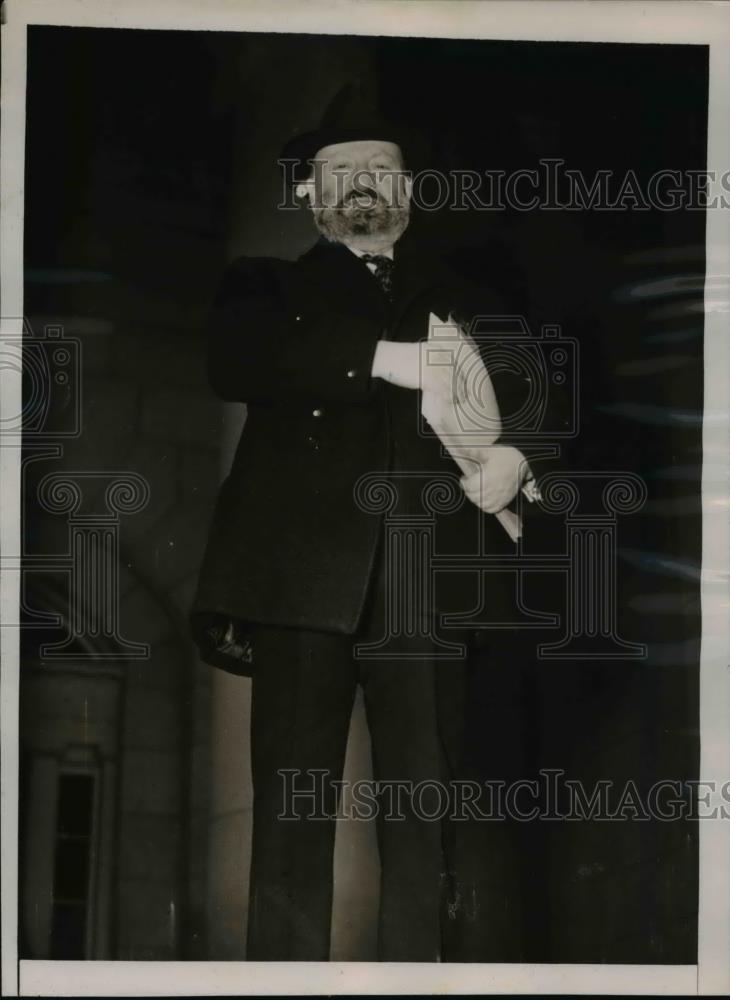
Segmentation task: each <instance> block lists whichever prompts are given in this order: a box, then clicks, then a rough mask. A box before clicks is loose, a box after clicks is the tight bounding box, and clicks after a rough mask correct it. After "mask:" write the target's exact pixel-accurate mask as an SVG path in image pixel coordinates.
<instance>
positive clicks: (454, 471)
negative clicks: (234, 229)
mask: <svg viewBox="0 0 730 1000" xmlns="http://www.w3.org/2000/svg"><path fill="white" fill-rule="evenodd" d="M404 150H405V152H406V156H407V140H405V139H403V138H402V136H401V135H400V134H399V133H398V132H394V131H393V129H392V127H391V126H389V125H388V124H387V123H384V122H383V121H381V120H377V119H375V118H374V119H373V120H371V121H368V122H355V123H354V124H353V123H352V122H348V123H346V124H345V125H343V124H342V123H341V122H339V123H338V122H336V121H335V122H333V121H330V122H329V124H325V125H323V127H322V128H321V129H320V130H318V131H317V132H315V133H310V134H308V135H307V136H304V137H300V138H298V139H296V140H294V141H293V143H292V144H290V146H289V147H288V149H287V150H286V151H285V154H284V158H285V160H286V161H287V163H288V164H289V165H291V164H292V163H293V164H294V181H295V183H296V190H297V194H298V195H299V196H300V197H301V198H303V199H304V200H305V201H306V202H307V203H308V204H309V206H310V207H311V209H312V212H313V217H314V221H315V224H316V225H317V228H318V230H319V232H320V239H319V240H318V242H317V243H316V244H315V245H314V246H313V247H312V249H310V250H309V251H308V252H306V253H305V254H303V255H302V256H301V257H300V258H299V259H298V260H296V261H294V262H291V261H285V260H276V259H269V258H242V259H239V260H236V261H235V262H234V263H233V264H232V265H231V267H230V269H229V270H228V273H227V274H226V276H225V278H224V281H223V283H222V286H221V288H220V291H219V294H218V297H217V300H216V302H215V307H214V309H213V315H212V325H211V339H210V351H209V375H210V381H211V384H212V387H213V389H214V391H215V392H216V393H217V394H218V395H219V396H220V397H221V398H222V399H224V400H228V401H241V402H245V403H246V404H247V406H248V415H247V420H246V424H245V427H244V430H243V432H242V435H241V439H240V443H239V445H238V448H237V451H236V454H235V458H234V460H233V465H232V468H231V471H230V474H229V476H228V477H227V479H226V480H225V482H224V483H223V486H222V488H221V491H220V496H219V499H218V503H217V507H216V510H215V514H214V518H213V523H212V526H211V531H210V538H209V543H208V548H207V552H206V556H205V560H204V564H203V566H202V569H201V573H200V581H199V587H198V592H197V595H196V598H195V603H194V607H193V610H192V616H191V620H192V624H193V630H194V634H195V636H196V639H197V641H198V643H199V645H200V648H201V651H202V655H203V657H204V658H205V659H206V660H208V661H209V662H210V663H212V664H215V665H216V666H219V667H222V668H224V669H228V670H232V671H234V672H237V673H240V674H248V675H250V676H251V677H252V678H253V682H252V683H253V691H252V699H253V701H252V723H251V739H252V774H253V785H254V834H253V855H252V866H251V883H250V886H251V887H250V908H249V930H248V951H247V954H248V958H249V959H254V960H255V959H259V960H260V959H271V960H282V959H291V960H302V959H310V960H320V961H321V960H327V959H328V957H329V937H330V920H331V904H332V860H333V847H334V833H335V825H334V813H335V812H336V808H337V787H336V782H337V781H338V780H339V779H341V776H342V770H343V764H344V756H345V747H346V741H347V734H348V727H349V722H350V715H351V710H352V705H353V700H354V697H355V692H356V688H357V686H358V684H359V685H361V686H362V688H363V693H364V699H365V706H366V712H367V719H368V726H369V730H370V736H371V741H372V749H373V767H374V777H375V779H376V781H378V782H379V783H380V784H381V789H380V794H379V797H378V800H377V801H378V804H379V811H378V843H379V852H380V860H381V887H380V911H379V928H378V957H379V958H380V959H382V960H390V961H439V960H443V959H444V957H445V955H444V947H443V940H444V935H443V931H444V921H445V920H447V913H448V909H449V905H450V904H451V905H452V907H453V899H452V898H451V894H452V893H453V879H454V871H453V861H452V858H451V856H450V843H451V841H450V837H449V832H448V829H447V827H446V825H445V823H444V822H441V821H439V820H435V819H433V818H432V819H430V820H428V819H426V818H424V813H425V812H428V811H430V812H431V815H433V813H434V811H436V812H438V807H439V802H438V801H437V800H438V794H437V792H436V791H435V789H434V784H433V783H434V782H437V783H441V785H442V786H444V787H446V786H448V783H449V781H450V780H451V779H453V778H454V777H455V776H456V775H457V773H458V767H459V754H460V740H461V730H462V720H463V712H464V706H463V694H464V672H465V669H466V666H465V664H466V659H465V648H466V646H467V644H468V639H469V633H468V630H462V631H460V630H458V629H456V628H452V629H450V630H446V631H444V630H443V628H442V621H443V614H444V612H446V611H457V612H459V611H461V612H468V611H470V610H472V609H473V608H474V606H475V604H476V602H477V601H478V600H479V598H478V596H476V591H475V592H474V593H471V592H470V590H469V587H471V586H473V585H474V584H475V580H476V577H474V576H473V575H469V574H462V575H461V577H460V576H459V574H453V573H452V574H443V580H441V579H440V578H438V577H437V578H436V579H435V581H434V586H429V587H427V588H426V589H425V590H424V588H423V587H422V586H421V579H420V577H422V576H424V574H425V569H424V563H423V561H422V560H421V561H419V558H418V553H417V551H415V550H417V549H418V543H417V539H419V538H421V539H422V538H423V537H425V536H424V534H423V532H422V533H421V534H419V530H420V528H421V527H422V526H423V524H424V517H425V520H426V522H427V523H428V525H431V526H434V525H435V535H433V536H429V537H430V538H431V540H432V541H431V542H430V543H429V544H433V545H435V546H436V548H437V549H438V550H439V551H441V552H445V551H446V552H450V553H459V552H461V553H464V554H466V555H472V556H473V555H474V554H475V553H478V552H480V551H481V552H509V551H510V550H511V549H512V547H513V541H512V540H511V539H510V537H509V536H508V535H507V534H506V533H505V531H504V529H503V527H502V526H501V525H500V524H499V523H498V522H497V520H496V518H495V517H494V516H492V515H493V514H494V513H496V512H497V511H499V510H502V509H503V508H506V507H507V506H508V505H509V504H510V503H511V502H512V501H513V499H514V497H515V495H516V494H517V493H518V491H519V489H520V487H521V486H522V485H523V483H524V480H525V477H526V475H528V472H527V470H526V465H525V462H524V460H523V456H522V454H521V453H520V452H519V451H517V449H515V448H511V447H509V446H506V445H505V446H503V447H500V446H497V447H495V448H494V449H492V451H491V456H490V458H489V461H488V462H486V464H485V466H484V468H485V469H487V470H488V475H486V477H485V480H486V485H485V486H484V488H483V489H482V490H481V492H480V495H479V497H478V503H477V501H476V500H475V498H474V496H473V495H472V496H471V498H468V497H467V496H465V494H464V490H463V489H462V471H463V470H462V469H460V468H459V467H458V466H457V465H456V463H455V462H454V461H453V460H452V459H451V458H450V457H449V455H448V453H447V452H446V451H445V450H444V447H443V446H442V444H441V442H440V441H439V439H438V438H437V437H436V435H435V434H434V433H433V432H432V431H430V429H429V427H428V426H427V425H426V423H425V422H424V420H423V418H422V414H421V396H422V391H424V392H425V391H426V389H427V388H428V389H430V390H433V391H435V392H439V391H447V390H446V389H445V386H446V384H447V383H446V381H445V378H444V376H443V374H440V375H439V373H436V375H435V376H434V378H435V381H434V382H432V383H429V384H428V385H426V384H425V382H424V381H423V380H424V377H425V376H424V375H423V366H422V364H421V362H422V358H423V356H422V354H421V353H420V347H421V344H422V342H423V341H424V340H425V339H426V337H427V334H428V329H429V317H431V318H432V319H433V317H434V316H436V317H439V318H440V319H441V320H444V321H446V320H447V319H448V317H449V316H456V315H465V310H469V309H471V307H472V305H473V303H472V302H469V301H467V300H468V295H467V294H466V291H465V289H464V288H463V287H462V286H461V284H460V283H459V281H458V280H456V279H455V278H454V277H453V276H452V275H450V274H449V272H448V271H447V270H446V269H444V268H443V267H442V266H441V265H440V264H438V263H435V262H434V261H433V260H429V259H426V257H425V256H423V255H421V254H419V252H418V250H417V248H415V247H413V246H410V247H409V246H408V241H407V240H406V239H403V238H402V237H403V236H404V234H405V231H406V228H407V226H408V222H409V212H410V184H409V179H408V175H407V173H406V171H405V167H406V165H407V163H404ZM489 296H490V293H489V291H488V290H487V289H480V303H481V309H482V311H489V310H490V309H493V308H494V306H493V305H492V303H491V302H490V298H489ZM439 379H440V380H441V381H439ZM497 395H498V396H499V393H498V394H497ZM430 487H435V488H436V490H437V493H436V494H433V493H431V494H429V493H428V490H429V488H430ZM439 490H440V491H441V493H440V494H439V493H438V491H439ZM439 495H440V496H441V501H439ZM384 496H385V497H386V502H381V501H382V499H383V497H384ZM429 497H430V499H429ZM434 497H435V499H434ZM472 500H474V502H472ZM398 519H400V520H398ZM386 521H387V522H388V524H390V525H391V526H392V525H393V524H394V523H395V522H396V521H398V523H401V524H403V525H404V526H405V528H406V529H408V528H409V527H410V528H412V529H415V530H414V531H412V532H411V534H408V530H406V531H405V534H403V536H402V538H403V539H404V541H403V544H402V545H400V546H399V545H398V544H397V542H396V543H394V541H393V539H394V538H396V539H397V537H398V536H397V532H396V533H395V534H391V535H389V536H388V539H387V541H386V532H385V524H386ZM427 534H428V531H426V535H427ZM409 539H410V541H409ZM414 539H416V541H414ZM414 546H415V550H414ZM419 575H420V576H419ZM502 579H503V577H501V576H499V575H495V577H494V580H495V587H494V593H490V595H489V599H490V601H492V600H493V601H498V600H499V599H500V595H499V589H500V587H501V586H502V584H501V583H500V581H501V580H502ZM464 583H466V584H468V586H463V584H464ZM509 585H510V581H508V580H507V579H505V581H504V585H503V586H504V587H508V586H509ZM424 595H425V596H424ZM394 622H396V623H397V627H394ZM378 643H380V645H379V646H378V645H377V644H378ZM396 783H400V784H402V785H404V786H405V787H406V788H407V789H410V790H412V789H413V788H414V787H418V786H421V791H422V792H423V795H421V800H420V802H419V808H417V807H416V804H414V799H413V797H412V796H409V794H406V795H405V796H403V798H402V799H401V800H399V801H398V802H397V803H395V804H394V803H393V801H392V796H393V789H394V787H395V784H396ZM423 783H426V784H423ZM287 788H288V789H289V792H291V791H292V790H296V791H298V792H306V791H307V790H311V794H309V795H307V794H303V795H299V797H298V798H296V797H295V799H294V800H292V801H291V802H286V801H285V799H284V795H283V793H284V791H285V790H286V789H287ZM386 788H389V793H388V794H389V795H390V800H388V801H386V798H387V796H386V795H385V793H384V791H383V789H386ZM424 795H425V798H424ZM429 795H431V796H432V800H429V799H428V796H429ZM434 796H435V799H434ZM287 811H289V812H290V813H292V814H293V815H296V816H297V817H298V818H295V819H292V818H288V819H282V818H280V817H281V815H282V813H287ZM325 817H326V818H325Z"/></svg>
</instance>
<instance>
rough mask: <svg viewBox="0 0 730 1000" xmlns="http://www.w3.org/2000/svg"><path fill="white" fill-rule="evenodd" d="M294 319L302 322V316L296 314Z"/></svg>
mask: <svg viewBox="0 0 730 1000" xmlns="http://www.w3.org/2000/svg"><path fill="white" fill-rule="evenodd" d="M294 319H295V320H296V321H297V323H299V322H301V319H302V317H301V316H295V317H294Z"/></svg>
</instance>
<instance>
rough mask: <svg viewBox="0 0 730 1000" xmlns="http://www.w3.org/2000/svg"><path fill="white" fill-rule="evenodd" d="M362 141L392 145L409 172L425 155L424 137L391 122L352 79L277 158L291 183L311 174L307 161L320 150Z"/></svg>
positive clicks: (421, 162) (358, 81)
mask: <svg viewBox="0 0 730 1000" xmlns="http://www.w3.org/2000/svg"><path fill="white" fill-rule="evenodd" d="M361 139H379V140H380V141H381V142H392V143H394V144H395V145H396V146H398V147H399V148H400V150H401V152H402V154H403V160H404V163H405V166H406V167H407V168H408V169H409V170H418V169H420V168H421V167H422V166H424V165H425V161H426V159H427V156H428V149H429V145H428V142H427V141H426V139H425V137H424V136H423V135H421V134H420V133H418V132H417V131H416V130H415V129H413V128H411V127H410V126H408V125H405V124H401V123H397V122H393V121H391V120H390V119H389V118H388V117H387V116H386V115H384V114H383V113H382V112H381V111H380V109H379V108H378V106H377V102H376V101H375V100H374V99H373V95H372V92H371V91H370V90H369V89H368V88H367V87H366V86H365V85H364V84H363V82H362V81H361V80H355V81H352V82H350V83H346V84H345V85H344V86H343V87H341V88H340V89H339V90H338V91H337V93H336V94H335V95H334V97H333V98H332V100H331V101H330V103H329V104H328V106H327V108H326V109H325V111H324V114H323V115H322V119H321V122H320V124H319V126H318V127H317V128H315V129H312V130H311V131H309V132H302V133H301V134H299V135H295V136H294V137H293V138H292V139H290V140H289V141H288V142H287V143H286V145H285V146H284V148H283V149H282V151H281V155H280V162H281V164H282V168H283V170H284V173H285V176H286V177H287V178H288V179H289V180H290V181H291V183H293V184H298V183H300V182H301V181H305V180H306V179H307V178H308V177H309V175H310V172H311V167H310V162H311V161H312V160H313V159H314V158H315V157H316V155H317V153H318V152H319V150H320V149H323V148H324V147H325V146H333V145H335V144H336V143H339V142H357V141H358V140H361Z"/></svg>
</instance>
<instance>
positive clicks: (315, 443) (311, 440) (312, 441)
mask: <svg viewBox="0 0 730 1000" xmlns="http://www.w3.org/2000/svg"><path fill="white" fill-rule="evenodd" d="M307 444H308V445H309V446H310V448H314V450H315V451H317V450H318V448H319V438H316V437H312V435H311V434H310V435H309V437H308V438H307Z"/></svg>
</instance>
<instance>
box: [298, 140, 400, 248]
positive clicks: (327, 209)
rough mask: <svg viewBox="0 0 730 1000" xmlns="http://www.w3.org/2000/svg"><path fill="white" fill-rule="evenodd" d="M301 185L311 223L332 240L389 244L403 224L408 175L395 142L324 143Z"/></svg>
mask: <svg viewBox="0 0 730 1000" xmlns="http://www.w3.org/2000/svg"><path fill="white" fill-rule="evenodd" d="M301 187H302V188H305V189H306V196H307V198H308V200H309V203H310V205H311V208H312V212H313V214H314V219H315V223H316V224H317V227H318V228H319V230H320V231H321V232H322V233H323V234H324V235H325V236H327V237H328V238H329V239H331V240H334V241H336V242H342V243H348V244H350V245H360V246H362V247H363V249H369V248H370V247H371V246H375V245H378V246H387V245H391V246H392V244H393V243H395V241H396V240H397V239H398V238H399V237H400V236H401V235H402V233H403V232H404V230H405V229H406V226H407V225H408V218H409V210H410V178H409V177H408V176H407V174H406V173H405V172H404V168H403V157H402V154H401V151H400V148H399V147H398V146H397V145H395V143H392V142H384V141H382V140H376V139H361V140H357V141H355V142H339V143H334V144H333V145H331V146H324V147H323V148H322V149H320V150H319V152H318V153H317V155H316V157H315V158H314V163H313V173H312V177H311V178H310V181H309V183H308V184H307V185H302V186H301Z"/></svg>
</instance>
